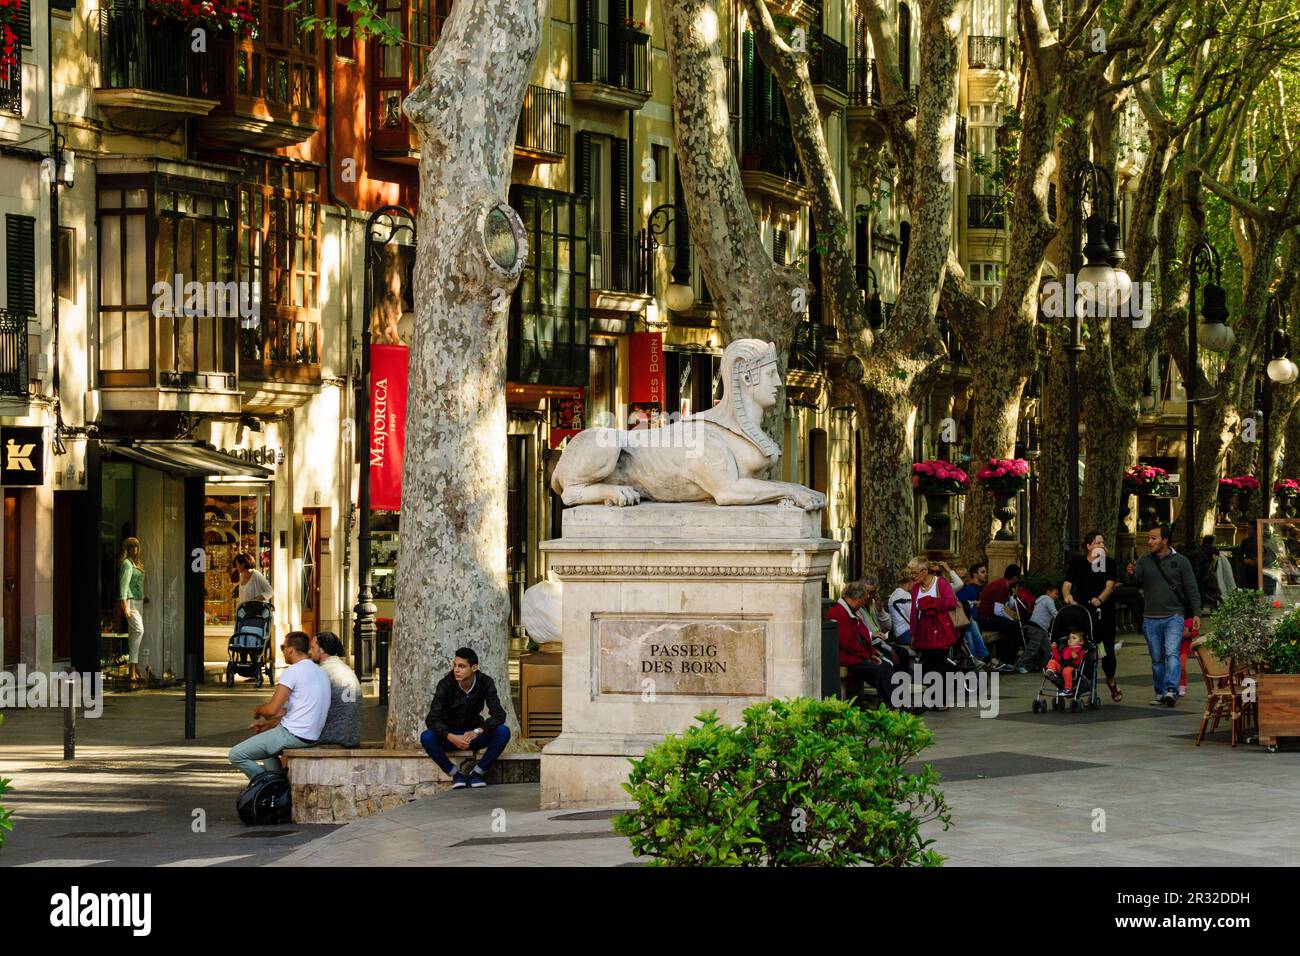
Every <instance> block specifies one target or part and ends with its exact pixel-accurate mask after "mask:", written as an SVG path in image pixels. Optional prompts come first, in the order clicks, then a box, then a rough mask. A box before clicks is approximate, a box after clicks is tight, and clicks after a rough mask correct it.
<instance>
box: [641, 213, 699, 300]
mask: <svg viewBox="0 0 1300 956" xmlns="http://www.w3.org/2000/svg"><path fill="white" fill-rule="evenodd" d="M674 220H676V221H677V224H678V225H677V228H678V231H679V232H680V230H681V228H682V226H683V225H684V224H685V220H686V216H685V210H683V209H681V208H680V207H678V206H675V205H673V204H672V203H667V202H666V203H663V204H662V205H659V206H656V207H655V208H654V209H653V210H651V212H650V215H649V216H648V217H647V219H646V228H644V229H642V230H641V248H642V249H643V250H644V251H645V285H644V289H645V293H646V294H647V295H653V294H654V273H655V270H654V255H655V253H656V252H657V251H658V249H659V247H660V246H662V245H666V243H664V242H663V241H662V240H661V237H662V236H665V235H667V233H668V229H669V227H670V226H672V225H673V222H674ZM676 246H677V255H676V257H675V258H674V260H673V269H672V281H671V282H670V283H669V285H668V288H667V289H666V290H665V291H664V304H665V305H666V306H668V308H669V309H671V310H672V311H673V312H685V311H686V310H688V309H689V308H691V306H693V305H695V290H694V289H692V288H691V260H690V258H689V257H688V255H687V254H686V248H687V246H686V244H685V242H684V241H683V239H682V237H680V236H679V237H678V241H677V243H676Z"/></svg>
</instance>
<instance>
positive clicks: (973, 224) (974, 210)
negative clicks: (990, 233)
mask: <svg viewBox="0 0 1300 956" xmlns="http://www.w3.org/2000/svg"><path fill="white" fill-rule="evenodd" d="M966 225H967V226H969V227H970V228H971V229H1002V228H1003V227H1004V225H1005V218H1004V217H1003V215H1002V197H1001V196H996V195H981V194H979V193H971V194H970V195H969V196H967V197H966Z"/></svg>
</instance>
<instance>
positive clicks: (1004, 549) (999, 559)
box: [984, 539, 1025, 580]
mask: <svg viewBox="0 0 1300 956" xmlns="http://www.w3.org/2000/svg"><path fill="white" fill-rule="evenodd" d="M984 556H985V558H986V560H987V561H988V565H989V579H990V580H993V579H995V578H1000V577H1002V572H1003V571H1004V570H1006V567H1007V565H1008V564H1018V565H1020V567H1021V570H1023V569H1024V567H1025V551H1024V548H1022V547H1021V546H1020V542H1019V541H998V540H996V539H995V540H993V541H990V542H989V543H988V544H986V545H985V546H984Z"/></svg>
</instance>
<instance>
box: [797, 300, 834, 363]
mask: <svg viewBox="0 0 1300 956" xmlns="http://www.w3.org/2000/svg"><path fill="white" fill-rule="evenodd" d="M825 361H826V328H825V326H823V325H822V324H821V322H820V321H819V320H817V319H815V318H814V317H813V313H812V310H811V309H810V310H809V312H808V315H806V316H805V317H804V319H803V321H802V322H800V323H799V324H798V325H797V326H795V330H794V338H793V339H792V340H791V341H790V362H789V367H790V369H792V370H797V371H800V372H820V371H821V370H822V367H823V365H824V363H825Z"/></svg>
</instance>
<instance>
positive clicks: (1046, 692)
mask: <svg viewBox="0 0 1300 956" xmlns="http://www.w3.org/2000/svg"><path fill="white" fill-rule="evenodd" d="M1092 624H1093V617H1092V614H1091V612H1089V610H1088V609H1087V608H1085V607H1082V606H1081V605H1078V604H1067V605H1066V606H1065V607H1063V608H1061V611H1060V613H1058V614H1057V615H1056V619H1055V620H1053V621H1052V630H1051V634H1050V635H1049V636H1050V638H1051V641H1052V644H1053V646H1057V647H1065V645H1066V642H1067V641H1068V640H1069V637H1070V632H1071V631H1082V632H1083V660H1082V661H1081V662H1080V664H1079V668H1078V673H1076V674H1075V675H1074V687H1073V688H1072V689H1070V690H1063V689H1062V688H1059V687H1057V686H1056V685H1055V684H1054V683H1052V682H1051V681H1050V680H1049V679H1048V677H1047V675H1046V674H1044V675H1043V680H1042V684H1041V685H1039V688H1038V694H1037V695H1036V696H1035V697H1034V704H1033V710H1034V713H1036V714H1038V713H1044V712H1046V710H1047V704H1048V702H1049V701H1050V702H1051V705H1052V710H1064V709H1065V704H1066V701H1069V703H1070V711H1071V712H1072V713H1078V712H1079V711H1081V710H1083V709H1084V708H1085V707H1087V708H1088V709H1090V710H1096V709H1097V708H1098V707H1100V706H1101V696H1100V695H1099V694H1098V693H1097V644H1096V642H1095V641H1094V640H1093V636H1092Z"/></svg>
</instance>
